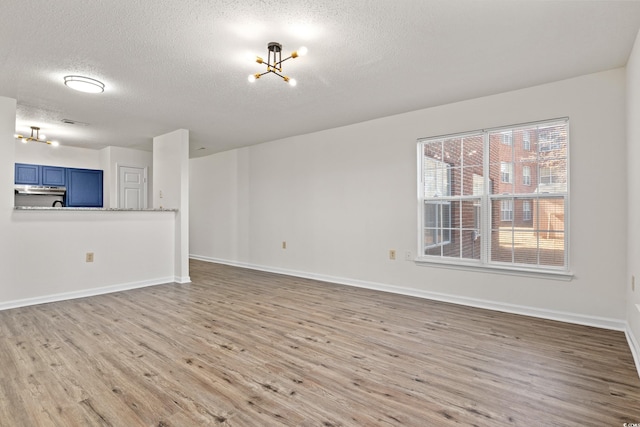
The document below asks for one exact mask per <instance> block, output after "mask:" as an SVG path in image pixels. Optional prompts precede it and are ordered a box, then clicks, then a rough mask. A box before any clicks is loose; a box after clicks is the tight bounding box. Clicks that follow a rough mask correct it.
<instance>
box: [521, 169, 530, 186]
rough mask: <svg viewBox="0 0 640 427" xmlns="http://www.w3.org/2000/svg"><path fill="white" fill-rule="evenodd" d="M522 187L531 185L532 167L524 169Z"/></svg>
mask: <svg viewBox="0 0 640 427" xmlns="http://www.w3.org/2000/svg"><path fill="white" fill-rule="evenodd" d="M522 185H531V166H523V167H522Z"/></svg>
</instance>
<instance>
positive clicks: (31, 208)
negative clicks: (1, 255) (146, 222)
mask: <svg viewBox="0 0 640 427" xmlns="http://www.w3.org/2000/svg"><path fill="white" fill-rule="evenodd" d="M13 209H14V210H16V211H98V212H178V209H165V208H150V209H120V208H69V207H62V208H60V207H56V208H53V207H36V206H16V207H14V208H13Z"/></svg>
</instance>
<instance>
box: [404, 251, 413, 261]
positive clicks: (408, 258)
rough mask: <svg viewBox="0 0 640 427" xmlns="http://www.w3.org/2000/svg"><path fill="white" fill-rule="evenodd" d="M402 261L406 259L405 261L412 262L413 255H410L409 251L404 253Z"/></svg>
mask: <svg viewBox="0 0 640 427" xmlns="http://www.w3.org/2000/svg"><path fill="white" fill-rule="evenodd" d="M404 259H406V260H407V261H412V260H413V255H412V254H411V251H405V253H404Z"/></svg>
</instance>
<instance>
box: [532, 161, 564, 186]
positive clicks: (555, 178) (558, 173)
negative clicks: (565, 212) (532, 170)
mask: <svg viewBox="0 0 640 427" xmlns="http://www.w3.org/2000/svg"><path fill="white" fill-rule="evenodd" d="M566 191H567V161H566V159H557V160H549V161H545V162H540V164H539V169H538V192H540V193H564V192H566Z"/></svg>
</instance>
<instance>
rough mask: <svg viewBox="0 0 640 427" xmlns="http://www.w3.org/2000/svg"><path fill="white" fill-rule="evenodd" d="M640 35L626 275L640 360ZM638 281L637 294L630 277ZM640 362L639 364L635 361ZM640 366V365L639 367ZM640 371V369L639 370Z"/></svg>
mask: <svg viewBox="0 0 640 427" xmlns="http://www.w3.org/2000/svg"><path fill="white" fill-rule="evenodd" d="M638 117H640V33H638V37H637V38H636V42H635V45H634V47H633V51H632V52H631V56H630V57H629V62H628V64H627V150H628V151H627V153H628V155H627V168H628V181H627V182H628V186H627V198H628V204H629V209H628V215H627V218H628V225H627V236H628V247H627V276H626V281H625V282H626V286H625V288H626V303H627V304H626V307H625V308H626V314H627V322H628V323H629V332H630V336H631V337H632V340H633V343H634V346H635V349H636V357H638V358H639V359H640V310H639V309H638V308H637V307H636V305H639V306H640V169H639V167H638V165H640V120H638ZM632 275H634V276H635V278H636V283H635V291H632V289H631V276H632ZM636 363H638V361H637V362H636ZM639 366H640V365H639ZM639 369H640V368H639Z"/></svg>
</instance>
